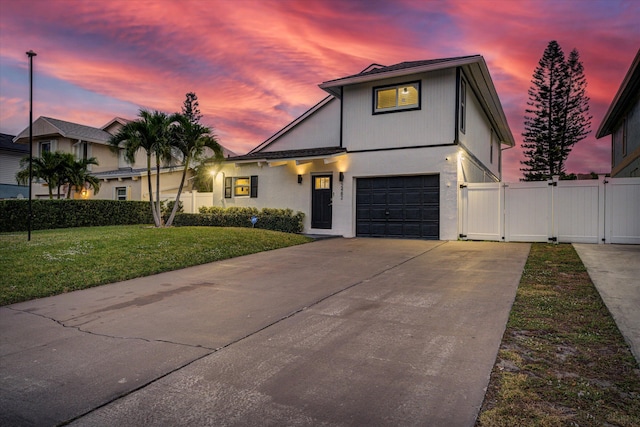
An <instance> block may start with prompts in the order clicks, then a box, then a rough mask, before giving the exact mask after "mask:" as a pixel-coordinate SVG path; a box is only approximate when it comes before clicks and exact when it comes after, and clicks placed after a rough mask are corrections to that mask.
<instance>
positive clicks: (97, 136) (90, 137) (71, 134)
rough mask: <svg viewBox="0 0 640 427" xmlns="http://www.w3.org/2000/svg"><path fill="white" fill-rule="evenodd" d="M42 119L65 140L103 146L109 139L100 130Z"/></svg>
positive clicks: (108, 136)
mask: <svg viewBox="0 0 640 427" xmlns="http://www.w3.org/2000/svg"><path fill="white" fill-rule="evenodd" d="M42 119H44V120H46V121H48V122H49V123H51V124H52V125H53V126H55V127H56V128H57V129H59V130H60V133H61V134H62V136H64V137H67V138H72V139H82V140H86V141H90V142H102V143H105V144H106V143H107V142H108V141H109V138H111V134H110V133H108V132H105V131H103V130H102V129H98V128H94V127H91V126H85V125H80V124H78V123H71V122H65V121H64V120H58V119H53V118H51V117H42Z"/></svg>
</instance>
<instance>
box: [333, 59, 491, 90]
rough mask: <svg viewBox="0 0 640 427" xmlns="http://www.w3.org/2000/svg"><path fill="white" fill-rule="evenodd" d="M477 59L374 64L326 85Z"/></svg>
mask: <svg viewBox="0 0 640 427" xmlns="http://www.w3.org/2000/svg"><path fill="white" fill-rule="evenodd" d="M477 57H478V55H468V56H457V57H452V58H440V59H427V60H422V61H406V62H400V63H398V64H394V65H389V66H383V65H377V64H372V65H371V66H369V67H367V68H366V69H365V70H364V71H361V72H360V73H358V74H352V75H350V76H346V77H340V78H339V79H334V80H329V81H327V82H325V83H331V82H337V81H340V80H345V79H351V78H353V77H361V76H370V75H374V74H381V73H388V72H390V71H399V70H405V69H410V68H417V67H425V66H428V65H435V64H446V63H447V62H454V61H460V60H464V59H469V58H477Z"/></svg>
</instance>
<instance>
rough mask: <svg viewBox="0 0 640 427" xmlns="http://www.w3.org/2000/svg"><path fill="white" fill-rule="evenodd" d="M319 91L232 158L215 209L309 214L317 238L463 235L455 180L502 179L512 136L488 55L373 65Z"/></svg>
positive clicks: (216, 188) (217, 187)
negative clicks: (317, 97)
mask: <svg viewBox="0 0 640 427" xmlns="http://www.w3.org/2000/svg"><path fill="white" fill-rule="evenodd" d="M320 88H322V89H323V90H325V91H326V92H328V93H329V96H327V97H326V98H325V99H323V100H322V101H320V102H319V103H318V104H317V105H315V106H314V107H312V108H311V109H310V110H308V111H307V112H306V113H304V114H303V115H302V116H300V117H299V118H297V119H296V120H294V121H293V122H292V123H290V124H289V125H287V126H285V127H284V128H283V129H282V130H280V131H279V132H277V133H276V134H275V135H273V136H272V137H271V138H269V139H267V140H266V141H264V142H263V143H262V144H260V145H258V146H257V147H256V148H255V149H253V150H252V151H250V152H249V153H248V154H246V155H242V156H236V157H232V158H229V159H227V162H226V164H225V165H224V166H223V168H222V169H221V171H220V172H219V173H218V175H217V176H216V177H215V178H214V179H215V182H216V185H215V186H214V197H213V198H214V201H215V202H216V205H220V206H254V207H258V208H262V207H274V208H291V209H294V210H298V211H302V212H304V213H305V214H306V217H305V227H304V228H305V230H304V231H305V232H306V233H313V234H330V235H342V236H345V237H353V236H363V237H369V236H371V237H385V236H386V237H400V238H421V239H443V240H455V239H457V238H458V209H459V203H461V201H460V200H459V198H458V197H459V196H458V194H459V192H458V188H459V185H461V184H462V183H464V182H493V181H499V180H500V179H501V173H502V155H501V150H502V147H503V146H506V147H512V146H513V145H514V143H515V141H514V138H513V135H512V134H511V131H510V129H509V125H508V124H507V120H506V117H505V114H504V112H503V110H502V106H501V104H500V100H499V99H498V95H497V93H496V90H495V87H494V85H493V82H492V80H491V76H490V75H489V70H488V68H487V65H486V63H485V61H484V59H483V57H482V56H480V55H474V56H465V57H458V58H446V59H436V60H427V61H415V62H403V63H400V64H396V65H392V66H382V65H377V64H374V65H371V66H370V67H368V68H367V69H365V70H364V71H362V72H360V73H358V74H355V75H351V76H347V77H343V78H339V79H336V80H330V81H327V82H324V83H322V84H321V85H320ZM216 193H217V194H216ZM258 221H259V219H258Z"/></svg>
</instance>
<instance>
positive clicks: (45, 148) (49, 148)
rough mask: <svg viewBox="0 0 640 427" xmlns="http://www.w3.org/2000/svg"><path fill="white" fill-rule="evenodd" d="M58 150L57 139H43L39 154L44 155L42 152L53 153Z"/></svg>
mask: <svg viewBox="0 0 640 427" xmlns="http://www.w3.org/2000/svg"><path fill="white" fill-rule="evenodd" d="M55 150H56V143H55V141H42V142H40V146H39V147H38V155H39V156H40V157H42V153H53V152H54V151H55Z"/></svg>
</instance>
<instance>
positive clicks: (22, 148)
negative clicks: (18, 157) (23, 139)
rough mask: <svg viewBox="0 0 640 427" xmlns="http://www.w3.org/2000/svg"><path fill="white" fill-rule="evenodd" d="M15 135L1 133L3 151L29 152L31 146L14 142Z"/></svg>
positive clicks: (0, 143)
mask: <svg viewBox="0 0 640 427" xmlns="http://www.w3.org/2000/svg"><path fill="white" fill-rule="evenodd" d="M13 138H14V136H13V135H8V134H6V133H0V149H2V150H3V151H15V152H17V153H25V154H26V153H28V152H29V147H28V146H27V145H22V144H16V143H14V142H13Z"/></svg>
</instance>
